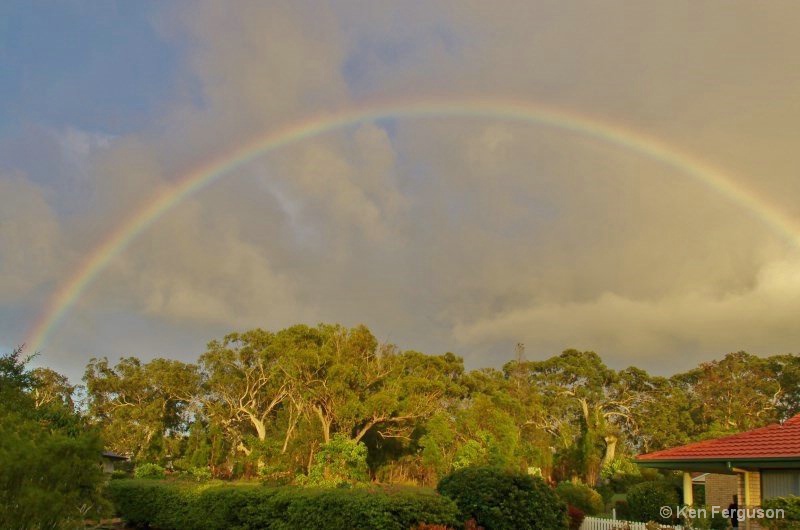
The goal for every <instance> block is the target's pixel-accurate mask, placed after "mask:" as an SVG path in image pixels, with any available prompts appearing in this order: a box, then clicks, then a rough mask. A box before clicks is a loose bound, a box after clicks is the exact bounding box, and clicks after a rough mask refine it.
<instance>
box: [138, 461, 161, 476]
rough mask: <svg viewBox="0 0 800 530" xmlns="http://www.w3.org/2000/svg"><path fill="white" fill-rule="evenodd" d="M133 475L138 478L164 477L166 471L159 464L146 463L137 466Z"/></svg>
mask: <svg viewBox="0 0 800 530" xmlns="http://www.w3.org/2000/svg"><path fill="white" fill-rule="evenodd" d="M133 476H134V477H136V478H155V479H163V478H164V477H165V476H166V472H165V470H164V468H163V467H161V466H159V465H158V464H151V463H145V464H141V465H139V466H136V469H134V470H133Z"/></svg>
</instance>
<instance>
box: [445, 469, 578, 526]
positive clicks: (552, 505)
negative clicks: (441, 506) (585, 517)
mask: <svg viewBox="0 0 800 530" xmlns="http://www.w3.org/2000/svg"><path fill="white" fill-rule="evenodd" d="M437 489H438V490H439V492H440V493H441V494H443V495H446V496H448V497H450V498H451V499H453V500H455V501H456V504H457V505H458V508H459V510H460V512H461V521H466V520H468V519H470V518H474V519H475V521H476V522H477V524H478V525H480V526H482V527H483V528H485V529H486V530H506V529H509V530H512V529H520V530H528V529H530V530H536V529H541V530H558V529H566V528H567V517H566V505H565V504H564V503H563V502H561V501H560V500H559V499H558V497H557V496H556V494H555V493H554V492H553V490H552V489H550V488H549V487H548V486H547V484H545V482H544V481H543V480H542V479H540V478H536V477H531V476H529V475H526V474H523V473H518V472H512V471H506V470H503V469H498V468H491V467H474V468H464V469H459V470H456V471H454V472H452V473H451V474H449V475H447V476H446V477H444V478H443V479H442V480H441V482H439V486H438V487H437Z"/></svg>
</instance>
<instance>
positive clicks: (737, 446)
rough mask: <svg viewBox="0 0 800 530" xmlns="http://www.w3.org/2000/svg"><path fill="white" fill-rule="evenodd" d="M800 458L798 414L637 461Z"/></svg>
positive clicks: (664, 451) (651, 454)
mask: <svg viewBox="0 0 800 530" xmlns="http://www.w3.org/2000/svg"><path fill="white" fill-rule="evenodd" d="M785 457H798V458H800V414H798V415H797V416H794V417H792V418H790V419H788V420H786V421H785V422H784V423H782V424H775V425H768V426H766V427H762V428H760V429H754V430H752V431H746V432H741V433H739V434H732V435H730V436H723V437H722V438H715V439H713V440H705V441H702V442H696V443H691V444H688V445H682V446H680V447H673V448H672V449H664V450H663V451H655V452H653V453H647V454H644V455H639V456H638V457H637V458H636V459H637V460H639V461H653V460H704V459H716V458H730V459H733V460H736V459H747V458H785Z"/></svg>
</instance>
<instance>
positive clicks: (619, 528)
mask: <svg viewBox="0 0 800 530" xmlns="http://www.w3.org/2000/svg"><path fill="white" fill-rule="evenodd" d="M658 528H660V529H661V530H682V528H683V527H682V526H669V525H661V526H659V527H658ZM581 530H648V528H647V523H639V522H636V521H621V520H619V519H601V518H599V517H586V518H585V519H584V520H583V523H581Z"/></svg>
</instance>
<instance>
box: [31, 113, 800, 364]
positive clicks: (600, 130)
mask: <svg viewBox="0 0 800 530" xmlns="http://www.w3.org/2000/svg"><path fill="white" fill-rule="evenodd" d="M436 117H463V118H489V119H500V120H507V121H516V122H524V123H530V124H534V125H544V126H549V127H554V128H557V129H561V130H566V131H571V132H574V133H576V134H580V135H583V136H588V137H592V138H596V139H599V140H602V141H604V142H606V143H608V144H610V145H615V146H617V147H619V148H622V149H626V150H629V151H633V152H635V153H638V154H639V155H641V156H644V157H647V158H650V159H652V160H655V161H658V162H661V163H663V164H665V165H668V166H671V167H674V168H675V169H677V170H679V171H680V172H682V173H684V174H686V175H688V176H690V177H692V178H695V179H696V180H698V181H701V182H703V183H704V184H706V185H707V186H709V187H710V188H712V189H714V190H716V191H717V192H719V193H721V194H722V195H724V196H726V197H727V198H728V199H730V200H731V201H733V202H735V203H737V204H739V205H741V206H742V207H744V208H746V209H747V210H749V211H751V212H752V213H753V214H754V215H755V216H757V217H758V218H760V219H761V220H762V221H763V222H764V223H765V224H767V225H768V226H770V227H771V228H772V229H773V230H775V231H776V232H778V233H780V234H781V235H783V236H784V237H786V238H787V239H788V240H789V241H790V242H791V243H792V244H793V245H794V246H796V247H798V248H800V227H798V225H797V223H796V222H795V221H794V220H793V219H791V218H790V217H788V216H787V215H786V214H784V213H783V212H782V211H781V210H780V209H779V208H777V207H775V206H774V205H772V204H770V203H769V202H768V201H766V200H765V199H763V198H762V197H760V196H759V195H758V194H757V193H755V192H754V191H753V190H750V189H748V188H747V187H745V186H744V185H743V184H742V183H739V182H736V180H735V179H733V178H732V177H731V176H729V175H727V174H726V173H725V172H723V171H722V170H720V169H718V168H716V167H714V166H712V165H710V164H707V163H705V162H703V161H702V160H699V159H698V158H696V157H694V156H691V155H689V154H688V153H685V152H683V151H680V150H679V149H677V148H675V147H674V146H672V145H669V144H667V143H666V142H664V141H662V140H660V139H658V138H656V137H654V136H650V135H647V134H645V133H642V132H640V131H636V130H633V129H630V128H627V127H624V126H621V125H617V124H614V123H610V122H604V121H600V120H598V119H596V118H592V117H589V116H586V115H582V114H579V113H576V112H574V111H569V110H566V109H561V108H557V107H552V106H546V105H541V104H538V103H533V102H526V101H509V100H492V99H486V98H478V99H474V98H472V99H471V98H467V99H451V100H445V101H439V100H436V101H432V100H431V101H418V100H417V101H410V102H388V103H387V102H381V103H374V104H370V105H363V106H359V107H357V108H348V109H344V110H341V111H338V112H332V113H327V114H322V115H318V116H315V117H311V118H309V119H306V120H301V121H298V122H295V123H293V124H290V125H288V126H286V127H283V128H280V129H277V130H273V131H269V132H267V133H266V134H264V135H261V136H258V137H256V138H254V139H252V140H251V141H249V142H247V143H245V144H244V145H242V146H239V147H237V148H236V149H234V150H232V151H229V152H226V153H222V154H220V155H219V156H217V157H215V158H213V159H212V160H210V161H208V162H207V163H205V164H203V165H202V166H200V167H197V168H195V169H194V170H193V171H190V172H188V173H186V174H185V175H183V176H182V177H180V178H179V179H177V180H176V181H174V182H173V183H172V184H171V185H169V186H167V187H165V188H164V189H162V190H160V191H159V192H158V193H157V194H155V196H154V197H153V198H152V199H151V200H150V201H148V202H146V203H145V204H144V205H143V206H142V208H140V209H139V210H137V211H136V212H135V213H134V214H133V215H131V216H130V217H129V218H128V219H126V220H125V221H124V222H123V223H121V224H120V225H119V226H118V227H117V228H116V229H115V230H113V231H112V232H110V233H109V234H108V236H107V237H106V238H105V239H104V240H103V241H102V242H101V243H100V244H99V245H98V246H96V247H95V248H94V250H92V251H91V252H90V253H88V254H87V256H86V258H85V259H84V260H83V261H82V262H81V263H80V265H79V266H78V267H77V268H76V269H75V272H74V273H73V274H72V275H71V276H70V277H69V278H68V279H67V280H66V281H64V282H63V283H61V284H60V285H59V286H58V288H57V289H56V290H55V291H54V293H53V295H52V296H51V297H50V298H49V300H48V302H47V304H46V305H45V308H44V311H42V313H41V314H40V316H39V318H37V320H36V321H35V323H34V325H33V326H32V327H31V329H30V331H29V333H28V335H27V339H26V341H25V343H26V345H27V346H28V348H29V351H37V350H38V349H39V348H41V346H42V345H43V344H44V343H45V341H46V340H47V339H48V337H49V336H50V335H51V333H52V332H53V330H54V329H55V328H56V327H57V326H58V324H59V323H60V322H61V320H62V319H63V318H64V316H65V314H66V313H67V312H68V311H69V310H70V309H71V308H72V307H73V306H74V305H75V303H76V302H77V300H78V299H79V298H80V296H81V295H82V294H83V292H84V291H85V290H86V289H87V287H88V286H89V285H90V284H91V283H92V281H93V280H94V278H96V277H97V275H98V274H100V273H101V272H102V271H103V270H104V269H105V268H106V267H107V266H108V265H109V263H110V262H111V261H112V260H113V259H114V258H115V257H116V256H118V255H119V254H120V253H122V252H123V251H124V250H125V249H126V248H127V247H128V246H129V245H130V243H131V242H132V241H133V240H134V239H136V237H137V236H139V235H140V234H141V233H142V232H144V231H145V230H146V229H147V228H148V227H150V226H151V225H152V224H153V223H154V222H156V221H157V220H158V219H159V218H160V217H161V216H162V215H163V214H164V213H166V212H167V211H168V210H170V209H171V208H173V207H174V206H176V205H177V204H179V203H180V202H181V201H183V200H184V199H186V198H187V197H189V196H190V195H192V194H194V193H196V192H197V191H199V190H201V189H202V188H204V187H206V186H207V185H209V184H210V183H212V182H213V181H215V180H216V179H218V178H221V177H222V176H224V175H225V174H228V173H230V172H231V171H233V170H234V169H236V168H237V167H240V166H242V165H244V164H246V163H248V162H250V161H252V160H254V159H256V158H258V157H260V156H263V155H264V154H266V153H268V152H270V151H273V150H275V149H278V148H280V147H282V146H285V145H288V144H291V143H295V142H299V141H302V140H304V139H307V138H311V137H313V136H317V135H320V134H323V133H326V132H330V131H333V130H335V129H340V128H343V127H347V126H352V125H356V124H358V123H361V122H367V121H373V120H378V119H387V118H398V119H410V118H436Z"/></svg>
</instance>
